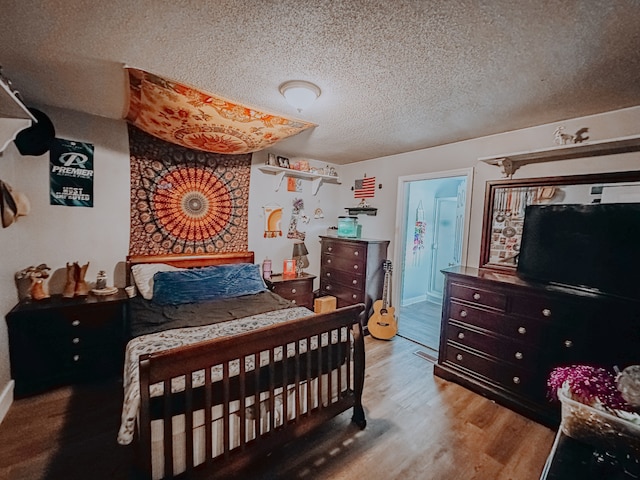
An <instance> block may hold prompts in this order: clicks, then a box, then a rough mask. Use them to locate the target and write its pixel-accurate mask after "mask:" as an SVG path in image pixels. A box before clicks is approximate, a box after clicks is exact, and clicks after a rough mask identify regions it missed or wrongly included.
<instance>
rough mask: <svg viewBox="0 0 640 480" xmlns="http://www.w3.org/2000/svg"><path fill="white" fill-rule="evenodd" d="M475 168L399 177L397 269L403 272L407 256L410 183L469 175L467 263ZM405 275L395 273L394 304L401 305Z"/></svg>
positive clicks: (464, 255)
mask: <svg viewBox="0 0 640 480" xmlns="http://www.w3.org/2000/svg"><path fill="white" fill-rule="evenodd" d="M473 171H474V170H473V168H461V169H457V170H446V171H442V172H430V173H418V174H414V175H405V176H401V177H398V194H397V199H396V224H397V225H396V229H395V230H396V231H395V236H394V242H393V244H394V251H393V263H394V265H397V266H398V268H397V269H396V271H400V272H402V266H403V263H402V262H403V259H404V257H405V244H406V232H407V228H408V215H407V214H406V210H407V200H408V199H407V193H408V188H407V187H408V184H409V183H411V182H416V181H421V180H435V179H439V178H450V177H467V185H466V193H465V206H464V226H463V229H462V254H461V257H460V259H461V264H462V265H466V264H467V257H468V246H469V224H470V223H471V219H470V217H471V193H472V190H473ZM403 278H404V275H403V274H402V273H400V275H393V276H392V278H391V284H392V286H393V288H392V292H391V300H392V305H400V295H401V293H402V281H403Z"/></svg>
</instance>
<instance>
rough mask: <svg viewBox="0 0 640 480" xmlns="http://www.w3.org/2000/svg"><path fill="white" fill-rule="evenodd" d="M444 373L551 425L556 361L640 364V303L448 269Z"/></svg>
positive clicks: (556, 414)
mask: <svg viewBox="0 0 640 480" xmlns="http://www.w3.org/2000/svg"><path fill="white" fill-rule="evenodd" d="M443 272H444V275H445V296H444V303H443V309H442V324H441V334H440V350H439V356H438V363H437V364H436V365H435V367H434V373H435V374H436V375H437V376H440V377H442V378H446V379H448V380H453V381H455V382H457V383H460V384H461V385H464V386H465V387H467V388H470V389H472V390H474V391H476V392H478V393H480V394H483V395H485V396H487V397H489V398H491V399H494V400H496V401H497V402H499V403H501V404H503V405H506V406H507V407H510V408H512V409H513V410H515V411H518V412H519V413H522V414H523V415H525V416H528V417H530V418H532V419H534V420H536V421H539V422H542V423H544V424H547V425H550V426H557V424H558V422H559V418H560V407H559V405H558V404H555V403H551V402H549V401H548V398H547V388H546V381H547V378H548V376H549V373H550V372H551V370H552V369H553V368H554V367H557V366H566V365H572V364H578V363H579V364H582V363H588V364H597V365H602V366H604V367H608V368H611V367H613V366H614V365H618V366H619V367H620V368H621V369H622V368H623V367H625V366H627V365H630V364H634V363H639V362H640V348H639V347H638V345H640V302H639V301H638V300H633V299H625V298H620V297H614V296H609V295H604V294H600V293H594V292H592V291H587V290H581V289H575V288H568V287H560V286H551V285H547V284H539V283H534V282H526V281H523V280H521V279H519V278H518V277H516V276H513V275H507V274H500V273H495V272H490V271H483V270H478V269H475V268H468V267H454V268H451V269H447V270H444V271H443Z"/></svg>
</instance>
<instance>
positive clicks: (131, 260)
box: [127, 252, 254, 285]
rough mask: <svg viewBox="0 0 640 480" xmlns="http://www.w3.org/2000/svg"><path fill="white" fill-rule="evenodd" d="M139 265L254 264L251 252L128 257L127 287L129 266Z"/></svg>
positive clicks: (129, 280) (129, 279)
mask: <svg viewBox="0 0 640 480" xmlns="http://www.w3.org/2000/svg"><path fill="white" fill-rule="evenodd" d="M141 263H166V264H167V265H172V266H174V267H180V268H195V267H209V266H212V265H226V264H230V263H254V253H253V252H228V253H198V254H193V255H189V254H186V255H185V254H162V255H128V256H127V285H131V266H132V265H138V264H141Z"/></svg>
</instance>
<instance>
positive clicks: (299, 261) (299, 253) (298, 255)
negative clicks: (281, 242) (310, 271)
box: [291, 242, 309, 277]
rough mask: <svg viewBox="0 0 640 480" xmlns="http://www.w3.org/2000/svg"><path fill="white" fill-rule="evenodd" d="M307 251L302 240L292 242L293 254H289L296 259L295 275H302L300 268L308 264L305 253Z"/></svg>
mask: <svg viewBox="0 0 640 480" xmlns="http://www.w3.org/2000/svg"><path fill="white" fill-rule="evenodd" d="M308 254H309V251H308V250H307V246H306V245H305V244H304V242H296V243H294V244H293V254H292V255H291V256H292V257H293V259H294V260H295V261H296V277H301V276H302V273H303V272H302V269H303V268H306V267H308V266H309V260H308V259H307V255H308Z"/></svg>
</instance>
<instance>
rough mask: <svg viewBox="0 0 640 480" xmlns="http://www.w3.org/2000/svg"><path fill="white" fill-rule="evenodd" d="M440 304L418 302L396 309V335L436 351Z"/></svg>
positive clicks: (438, 336)
mask: <svg viewBox="0 0 640 480" xmlns="http://www.w3.org/2000/svg"><path fill="white" fill-rule="evenodd" d="M441 315H442V306H441V305H438V304H437V303H433V302H418V303H413V304H411V305H407V306H404V307H400V308H399V309H396V317H398V335H401V336H403V337H405V338H408V339H409V340H413V341H414V342H417V343H419V344H421V345H424V346H425V347H428V348H430V349H431V350H434V351H436V352H437V351H438V345H439V342H440V318H441Z"/></svg>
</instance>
